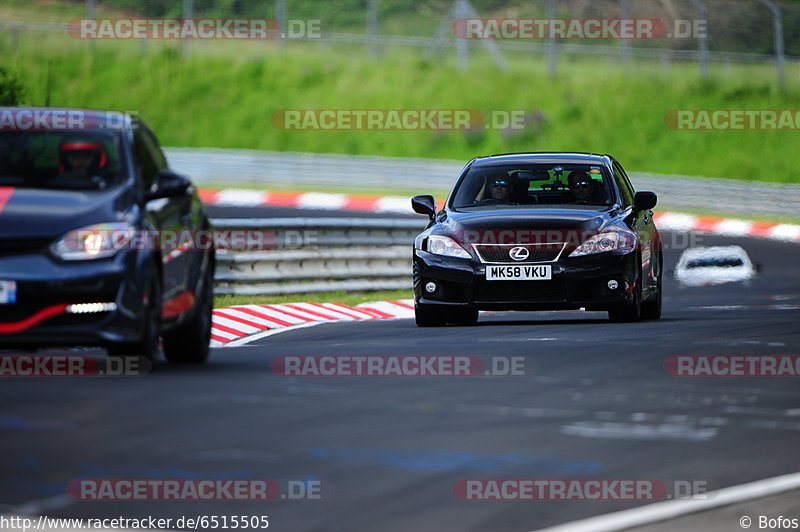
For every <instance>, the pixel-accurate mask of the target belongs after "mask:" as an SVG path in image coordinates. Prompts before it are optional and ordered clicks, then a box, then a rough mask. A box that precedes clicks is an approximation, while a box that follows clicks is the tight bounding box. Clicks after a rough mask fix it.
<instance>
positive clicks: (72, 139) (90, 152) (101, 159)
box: [0, 131, 126, 190]
mask: <svg viewBox="0 0 800 532" xmlns="http://www.w3.org/2000/svg"><path fill="white" fill-rule="evenodd" d="M120 135H121V132H119V131H91V132H89V133H87V132H75V131H57V132H56V131H2V132H0V186H7V187H24V188H44V189H61V190H102V189H105V188H108V187H110V186H113V185H115V184H117V183H118V182H119V181H120V179H121V176H123V175H125V174H126V172H125V168H123V166H124V163H123V161H121V160H120Z"/></svg>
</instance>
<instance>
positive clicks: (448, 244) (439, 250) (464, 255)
mask: <svg viewBox="0 0 800 532" xmlns="http://www.w3.org/2000/svg"><path fill="white" fill-rule="evenodd" d="M427 248H428V249H427V251H428V253H433V254H434V255H444V256H445V257H458V258H460V259H469V258H472V257H471V255H470V254H469V253H468V252H467V250H466V249H464V248H462V247H461V246H460V245H459V244H458V242H456V241H455V240H453V239H452V238H449V237H446V236H441V235H431V236H429V237H428V245H427Z"/></svg>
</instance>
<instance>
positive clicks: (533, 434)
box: [0, 209, 800, 532]
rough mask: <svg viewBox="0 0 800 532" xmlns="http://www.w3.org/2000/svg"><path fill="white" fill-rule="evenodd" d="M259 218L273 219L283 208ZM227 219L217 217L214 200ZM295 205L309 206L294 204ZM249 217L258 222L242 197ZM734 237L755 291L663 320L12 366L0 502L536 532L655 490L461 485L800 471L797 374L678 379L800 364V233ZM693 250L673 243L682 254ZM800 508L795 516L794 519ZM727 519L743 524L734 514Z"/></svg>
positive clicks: (415, 332)
mask: <svg viewBox="0 0 800 532" xmlns="http://www.w3.org/2000/svg"><path fill="white" fill-rule="evenodd" d="M267 211H269V210H268V209H267V210H265V209H261V210H260V213H259V214H260V215H261V216H275V215H280V214H278V213H274V212H267ZM216 214H217V215H220V213H219V212H217V213H216ZM295 214H297V213H295ZM235 216H237V217H238V216H243V215H242V213H241V211H240V210H238V209H237V214H235ZM700 238H701V239H702V242H701V243H702V244H703V245H714V244H719V243H738V244H741V245H743V246H744V247H745V249H746V250H747V251H748V252H749V254H750V256H751V258H752V259H753V260H754V261H757V262H760V263H761V264H762V265H763V271H762V273H761V274H760V275H759V276H758V277H756V278H755V279H754V280H753V281H752V282H751V283H750V284H749V285H725V286H717V287H701V288H694V289H680V288H678V287H677V285H676V284H675V283H674V282H673V281H672V280H667V281H666V283H665V299H664V316H663V318H662V319H661V320H660V321H656V322H641V323H635V324H611V323H609V322H607V321H606V319H605V314H602V313H586V312H579V311H575V312H558V313H556V312H549V313H494V314H486V313H484V314H482V316H481V319H480V322H479V324H478V325H477V326H474V327H448V328H443V329H418V328H417V327H416V326H415V325H414V323H413V320H393V321H367V322H350V323H334V324H324V325H319V326H315V327H310V328H304V329H299V330H294V331H286V332H283V333H281V334H277V335H273V336H269V337H266V338H263V339H261V340H258V341H257V342H255V343H253V344H251V345H247V346H242V347H235V348H222V349H216V350H214V352H213V353H212V357H211V360H210V361H209V363H208V364H207V365H205V366H203V367H191V368H186V367H174V366H168V365H166V364H163V363H162V364H160V365H158V367H157V368H156V371H155V372H154V373H153V374H152V375H150V376H148V377H145V378H50V379H45V378H39V379H24V378H17V379H6V380H4V382H2V388H0V404H2V414H0V434H2V435H3V437H2V438H0V470H2V471H3V473H2V476H1V477H0V503H2V505H3V506H0V513H30V514H46V515H48V516H60V517H118V516H123V517H147V516H155V517H161V518H167V517H173V518H177V517H180V516H191V517H196V516H199V515H217V516H224V515H226V516H233V515H244V516H252V515H269V523H270V526H269V529H270V530H284V531H295V530H312V531H338V530H341V531H346V530H347V531H349V530H365V531H366V530H381V531H382V530H389V531H401V530H402V531H406V530H415V531H431V532H447V531H486V530H492V531H526V530H532V529H537V528H541V527H544V526H548V525H554V524H558V523H564V522H568V521H572V520H575V519H579V518H584V517H589V516H593V515H599V514H604V513H607V512H612V511H616V510H620V509H624V508H628V507H633V506H638V505H641V504H645V502H644V501H625V502H618V501H614V502H608V501H593V502H587V501H557V502H545V501H541V502H529V501H503V502H494V501H462V500H459V499H458V498H456V497H455V496H454V494H453V487H454V485H455V484H456V482H458V481H459V480H463V479H485V478H493V479H502V478H530V479H533V478H536V479H597V478H604V479H655V480H659V481H661V482H663V483H664V484H665V485H666V486H667V487H668V490H669V491H671V486H673V482H674V481H701V482H705V483H706V484H705V485H706V488H707V489H709V490H714V489H719V488H723V487H726V486H732V485H736V484H741V483H744V482H748V481H753V480H758V479H762V478H767V477H771V476H776V475H780V474H784V473H789V472H795V471H799V470H800V455H798V453H797V449H798V446H799V445H800V386H798V380H797V378H766V377H762V378H711V377H695V378H681V377H672V376H670V375H669V374H667V372H666V371H665V369H664V367H663V363H664V360H665V359H666V358H667V357H669V356H671V355H687V354H688V355H798V354H800V353H798V344H799V343H800V342H799V340H800V328H799V327H798V323H799V321H798V315H800V268H798V264H800V246H797V245H792V244H784V243H780V242H773V241H766V240H759V239H753V238H740V239H735V240H734V239H727V238H722V237H711V236H702V237H700ZM679 254H680V250H668V251H667V252H666V267H667V268H670V267H671V266H673V265H674V263H675V261H676V260H677V258H678V256H679ZM442 354H453V355H464V354H467V355H479V356H484V357H488V356H504V357H524V361H525V375H522V376H484V375H480V376H475V377H426V378H413V377H399V378H398V377H394V378H377V377H360V378H355V377H328V378H320V377H314V378H309V377H283V376H279V375H275V374H272V373H271V372H270V369H269V367H270V362H271V361H272V360H273V358H274V357H276V356H280V355H335V356H345V355H442ZM87 478H92V479H106V478H124V479H158V478H166V479H176V478H177V479H185V478H196V479H201V478H202V479H209V478H213V479H257V478H269V479H295V480H306V481H308V480H318V481H321V483H322V486H323V490H324V491H323V493H324V496H323V497H322V498H321V499H320V500H306V501H289V500H275V501H270V502H251V501H224V502H222V501H220V502H194V501H189V502H163V501H153V502H147V501H136V502H131V501H122V502H86V501H77V500H74V499H72V498H70V497H69V496H67V495H65V488H66V485H67V484H68V483H69V482H70V481H72V480H75V479H87ZM794 517H798V516H794ZM731 519H732V520H731V523H730V530H740V528H739V525H738V522H736V521H735V520H734V519H733V518H731Z"/></svg>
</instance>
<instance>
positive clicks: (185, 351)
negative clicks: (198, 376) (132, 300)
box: [164, 262, 214, 364]
mask: <svg viewBox="0 0 800 532" xmlns="http://www.w3.org/2000/svg"><path fill="white" fill-rule="evenodd" d="M211 264H213V263H211V262H209V266H208V271H207V272H206V274H205V275H204V277H203V283H202V286H201V287H200V290H199V291H198V296H197V301H196V302H195V309H194V313H193V314H192V317H191V318H190V319H189V320H188V321H186V323H183V324H181V325H180V326H178V327H177V328H175V329H174V330H172V331H170V332H168V333H165V334H164V356H165V357H166V359H167V360H168V361H170V362H172V363H177V364H202V363H203V362H205V361H206V360H207V359H208V353H209V346H208V344H209V342H210V341H211V319H212V312H213V309H214V284H213V283H214V277H213V275H214V273H213V268H212V266H211Z"/></svg>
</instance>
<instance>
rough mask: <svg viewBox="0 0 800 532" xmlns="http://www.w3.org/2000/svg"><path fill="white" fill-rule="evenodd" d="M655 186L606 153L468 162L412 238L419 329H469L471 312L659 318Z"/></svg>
mask: <svg viewBox="0 0 800 532" xmlns="http://www.w3.org/2000/svg"><path fill="white" fill-rule="evenodd" d="M655 205H656V195H655V194H654V193H653V192H634V189H633V187H632V186H631V183H630V180H629V179H628V176H627V175H626V174H625V171H624V170H623V169H622V166H621V165H620V164H619V163H618V162H617V161H616V160H615V159H614V158H613V157H611V156H609V155H595V154H589V153H519V154H506V155H494V156H491V157H479V158H476V159H473V160H472V161H470V162H469V164H467V166H466V167H465V168H464V170H463V171H462V173H461V176H460V177H459V178H458V180H457V181H456V184H455V186H454V187H453V190H452V191H451V193H450V195H449V197H448V198H447V201H446V203H445V205H444V208H443V209H442V210H441V211H439V212H438V214H437V212H436V206H435V202H434V199H433V197H432V196H415V197H414V198H413V199H412V207H413V209H414V211H416V212H418V213H420V214H426V215H428V216H429V217H430V223H429V224H428V226H427V227H426V229H425V231H423V232H422V233H421V234H420V235H419V236H418V237H417V238H416V239H415V242H414V259H413V268H414V272H413V274H414V300H415V310H416V321H417V325H419V326H421V327H432V326H441V325H444V324H446V323H454V324H464V325H470V324H474V323H475V322H476V321H477V320H478V311H479V310H527V311H530V310H569V309H580V308H584V309H586V310H587V311H606V312H608V316H609V319H610V320H612V321H623V322H634V321H639V320H640V319H658V318H659V317H660V316H661V297H662V295H661V293H662V282H661V280H662V268H663V257H662V255H663V254H662V243H661V239H660V237H659V234H658V230H657V229H656V226H655V224H654V223H653V213H652V211H651V209H652V208H653V207H655Z"/></svg>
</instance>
